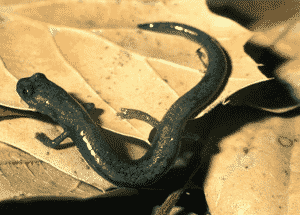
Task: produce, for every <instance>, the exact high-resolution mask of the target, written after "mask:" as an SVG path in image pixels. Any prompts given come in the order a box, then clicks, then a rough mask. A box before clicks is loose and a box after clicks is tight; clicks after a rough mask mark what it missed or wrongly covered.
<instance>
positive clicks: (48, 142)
mask: <svg viewBox="0 0 300 215" xmlns="http://www.w3.org/2000/svg"><path fill="white" fill-rule="evenodd" d="M68 136H69V132H67V131H64V132H63V133H62V134H61V135H59V136H58V137H56V138H55V139H54V140H51V139H50V138H49V137H47V136H46V134H44V133H37V134H36V135H35V137H36V139H38V140H39V141H41V142H42V143H43V144H44V145H45V146H48V147H50V148H56V147H57V146H58V145H59V144H60V143H61V142H62V141H64V140H65V139H66V138H67V137H68Z"/></svg>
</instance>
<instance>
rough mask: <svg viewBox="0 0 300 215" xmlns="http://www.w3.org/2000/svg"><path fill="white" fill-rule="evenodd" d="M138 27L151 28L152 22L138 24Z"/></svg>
mask: <svg viewBox="0 0 300 215" xmlns="http://www.w3.org/2000/svg"><path fill="white" fill-rule="evenodd" d="M137 27H138V28H140V29H149V28H152V27H151V24H149V23H147V24H138V25H137Z"/></svg>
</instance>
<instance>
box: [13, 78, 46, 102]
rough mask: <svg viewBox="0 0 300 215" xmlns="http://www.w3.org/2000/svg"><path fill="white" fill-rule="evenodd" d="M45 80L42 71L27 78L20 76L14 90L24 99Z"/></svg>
mask: <svg viewBox="0 0 300 215" xmlns="http://www.w3.org/2000/svg"><path fill="white" fill-rule="evenodd" d="M45 80H47V78H46V76H45V75H44V74H42V73H35V74H34V75H32V76H31V77H29V78H21V79H20V80H19V81H18V83H17V88H16V91H17V93H18V94H19V96H20V97H21V98H22V99H23V100H25V101H26V98H29V97H30V96H32V95H33V94H34V93H35V90H36V89H37V88H38V87H39V86H40V85H41V84H42V83H43V81H45Z"/></svg>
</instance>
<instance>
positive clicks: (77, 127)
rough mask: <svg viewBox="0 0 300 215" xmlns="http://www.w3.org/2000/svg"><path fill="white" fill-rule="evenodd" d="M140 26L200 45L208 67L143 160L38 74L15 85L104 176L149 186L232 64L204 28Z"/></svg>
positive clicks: (169, 115)
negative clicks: (122, 153) (128, 156)
mask: <svg viewBox="0 0 300 215" xmlns="http://www.w3.org/2000/svg"><path fill="white" fill-rule="evenodd" d="M138 28H140V29H144V30H151V31H155V32H161V33H168V34H176V35H180V36H183V37H186V38H187V39H190V40H192V41H195V42H197V43H199V44H201V46H202V47H204V48H205V49H206V51H207V54H208V59H209V65H208V67H207V73H206V75H205V76H204V78H203V79H202V80H201V81H200V82H199V83H198V84H197V85H196V86H195V87H194V88H193V89H191V90H190V91H189V92H187V93H186V94H185V95H183V96H182V97H180V98H179V99H178V100H177V101H176V102H175V103H174V104H173V105H172V106H171V108H170V109H169V110H168V112H167V113H166V114H165V116H164V117H163V119H162V121H161V122H160V124H159V126H158V127H157V132H156V135H155V137H154V139H153V146H154V147H152V148H151V149H150V150H149V151H148V152H147V153H146V154H145V156H143V157H142V158H140V159H139V160H135V161H132V160H125V159H122V158H121V157H119V156H118V153H117V152H115V151H113V150H112V149H111V147H110V146H109V144H108V143H107V142H106V141H105V139H104V138H103V137H102V136H101V133H100V130H99V127H97V126H96V125H95V123H94V122H93V120H92V119H91V118H90V116H89V114H88V113H87V112H86V110H85V109H84V108H83V107H82V106H81V105H80V104H79V103H78V102H77V101H76V100H74V99H73V98H72V97H71V96H70V95H69V94H68V93H67V92H66V91H65V90H64V89H62V88H61V87H59V86H57V85H56V84H55V83H53V82H51V81H50V80H48V79H47V78H46V77H45V75H43V74H41V73H36V74H34V75H33V76H31V77H29V78H22V79H20V80H19V81H18V83H17V89H16V90H17V92H18V94H19V95H20V97H21V98H22V99H23V100H24V101H25V102H26V103H27V104H28V105H29V106H30V107H33V108H35V109H36V110H38V111H39V112H41V113H43V114H46V115H48V116H50V117H51V118H52V119H53V120H54V121H56V122H57V123H59V124H60V125H61V126H62V127H63V128H64V130H65V132H66V133H67V135H68V136H69V137H70V138H71V139H72V140H73V141H74V142H75V144H76V146H77V147H78V149H79V151H80V153H81V154H82V156H83V157H84V158H85V160H86V161H87V162H88V164H89V165H90V166H91V167H92V168H93V169H94V170H95V171H96V172H97V173H98V174H99V175H101V176H102V177H104V178H105V179H107V180H108V181H110V182H112V183H114V184H116V185H118V186H120V187H134V188H139V187H146V186H149V185H151V184H153V183H155V182H157V181H158V180H159V179H160V178H161V177H162V176H163V175H164V174H165V173H166V172H168V170H169V169H170V168H171V166H172V165H173V164H174V162H175V159H176V157H177V155H178V152H179V149H180V144H179V143H180V138H181V135H182V128H183V127H184V126H185V123H186V121H187V120H189V119H191V118H192V117H194V115H195V113H196V112H199V111H200V110H203V109H205V108H206V107H207V106H208V105H209V104H210V103H211V102H213V101H214V100H215V99H216V97H217V96H219V94H220V93H221V91H222V90H223V88H224V86H225V84H226V83H227V80H228V73H229V71H228V62H227V59H226V56H225V53H224V52H223V50H222V48H221V47H220V45H219V44H218V43H217V42H216V41H215V40H214V39H212V38H211V37H210V36H208V35H207V34H205V33H204V32H202V31H200V30H198V29H195V28H192V27H190V26H187V25H182V24H178V23H151V24H143V25H139V26H138Z"/></svg>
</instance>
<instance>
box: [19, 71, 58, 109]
mask: <svg viewBox="0 0 300 215" xmlns="http://www.w3.org/2000/svg"><path fill="white" fill-rule="evenodd" d="M61 90H62V91H61ZM16 91H17V93H18V94H19V96H20V97H21V98H22V99H23V100H24V101H25V102H26V103H27V104H28V105H29V106H30V107H32V108H35V109H36V110H38V111H39V112H41V113H44V114H47V115H49V111H50V110H51V109H52V106H53V104H52V103H53V101H57V100H58V99H59V98H58V97H57V95H61V96H63V95H62V94H63V93H64V90H63V89H61V88H60V87H59V86H57V85H56V84H54V83H53V82H51V81H49V80H48V79H47V78H46V76H45V75H44V74H42V73H35V74H34V75H32V76H31V77H28V78H22V79H20V80H19V81H18V83H17V88H16Z"/></svg>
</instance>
